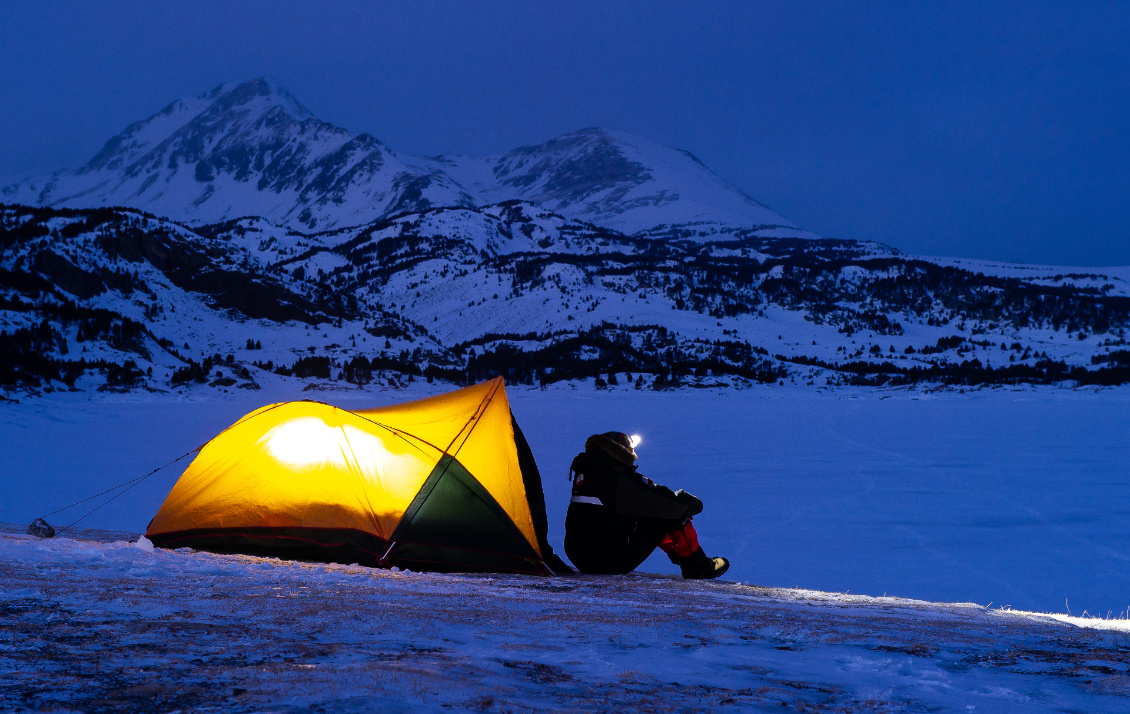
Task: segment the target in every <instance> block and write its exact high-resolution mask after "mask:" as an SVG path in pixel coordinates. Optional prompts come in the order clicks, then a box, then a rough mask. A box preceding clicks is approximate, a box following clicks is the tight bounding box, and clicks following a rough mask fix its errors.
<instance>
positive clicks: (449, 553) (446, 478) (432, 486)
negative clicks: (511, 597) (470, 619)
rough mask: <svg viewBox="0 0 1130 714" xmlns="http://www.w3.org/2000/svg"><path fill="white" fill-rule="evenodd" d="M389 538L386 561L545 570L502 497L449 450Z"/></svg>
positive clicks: (416, 566)
mask: <svg viewBox="0 0 1130 714" xmlns="http://www.w3.org/2000/svg"><path fill="white" fill-rule="evenodd" d="M391 540H392V543H393V545H392V549H391V550H390V551H389V554H388V555H387V556H386V557H385V559H384V561H385V562H384V564H385V565H390V566H391V565H397V566H400V567H407V568H413V569H419V568H420V566H421V565H426V566H427V568H426V569H428V570H447V569H454V566H455V565H456V564H459V567H458V569H459V570H467V569H468V568H469V567H470V568H472V569H475V570H484V571H496V572H497V571H503V572H507V571H508V572H521V573H544V572H546V567H545V565H544V564H542V562H541V557H540V556H539V555H538V554H537V552H535V551H534V549H533V548H531V547H530V544H529V543H528V542H527V541H526V538H525V536H523V535H522V532H521V531H519V530H518V527H517V526H515V525H514V522H513V521H512V520H511V519H510V516H509V515H507V513H506V511H504V510H503V508H502V506H500V505H499V503H498V501H497V500H495V499H494V497H493V496H491V495H490V494H489V493H488V492H487V490H486V489H485V488H483V486H482V485H481V484H480V483H479V482H478V480H476V479H475V477H474V476H472V475H471V474H470V473H469V472H468V471H467V469H466V468H465V467H464V466H463V465H462V464H461V463H459V460H458V459H456V458H454V457H452V456H451V455H450V454H444V456H443V457H442V458H441V459H440V460H439V463H437V464H436V466H435V468H434V469H432V472H431V474H429V475H428V478H427V480H426V481H425V482H424V485H423V487H421V488H420V491H419V493H418V494H417V495H416V498H415V499H414V500H413V501H412V503H411V504H410V505H409V506H408V508H407V510H405V512H404V516H403V518H402V519H401V521H400V524H399V525H398V526H397V528H396V531H394V532H393V534H392V537H391Z"/></svg>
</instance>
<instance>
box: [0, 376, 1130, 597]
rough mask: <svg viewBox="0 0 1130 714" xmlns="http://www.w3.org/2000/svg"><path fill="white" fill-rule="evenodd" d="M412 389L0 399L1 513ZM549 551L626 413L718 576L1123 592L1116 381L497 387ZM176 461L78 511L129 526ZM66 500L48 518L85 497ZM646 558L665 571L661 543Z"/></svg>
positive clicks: (24, 512) (961, 589) (648, 464)
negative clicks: (724, 567) (582, 479)
mask: <svg viewBox="0 0 1130 714" xmlns="http://www.w3.org/2000/svg"><path fill="white" fill-rule="evenodd" d="M437 391H441V388H440V387H433V386H430V385H425V384H420V385H417V386H416V387H415V388H414V389H411V390H408V391H392V390H387V391H379V390H371V391H362V390H350V391H315V392H310V391H307V392H301V391H298V390H297V389H293V388H291V391H285V389H284V388H281V387H276V388H274V389H272V390H267V391H264V392H252V393H235V394H221V393H216V392H207V391H203V392H200V393H197V394H194V395H190V396H180V395H105V394H98V395H86V394H56V395H52V396H50V397H47V398H39V399H32V400H28V401H26V402H24V403H21V404H5V405H2V406H0V439H2V442H3V443H4V445H5V458H4V459H3V460H2V462H0V521H2V522H8V523H11V524H15V525H16V526H17V527H20V528H22V527H26V525H27V524H28V523H30V522H31V520H32V519H33V518H35V517H36V516H39V515H42V514H45V513H48V512H50V511H53V510H55V509H56V508H59V507H61V506H64V505H66V504H68V503H71V502H73V501H76V500H78V499H79V498H83V497H86V496H88V495H91V494H93V493H96V492H97V491H100V490H102V489H104V488H107V487H109V486H112V485H114V484H117V483H120V482H122V481H125V480H127V479H130V478H133V477H135V476H139V475H142V474H144V473H146V472H148V471H150V470H151V469H153V468H155V467H157V466H160V465H162V464H164V463H167V462H169V461H171V460H172V459H174V458H176V457H177V456H180V455H181V454H183V453H185V452H187V451H189V450H190V449H192V448H194V447H196V446H198V445H200V444H202V443H204V442H205V441H207V439H209V438H210V437H211V436H213V435H215V434H216V433H218V432H219V431H221V430H222V429H223V428H225V427H226V426H228V425H229V424H231V423H232V422H234V421H235V420H236V419H238V418H239V417H240V416H242V415H243V414H245V413H246V412H248V411H250V410H252V409H254V408H256V407H258V406H261V405H262V404H266V403H269V402H272V401H280V400H286V399H303V398H314V399H318V400H319V401H325V402H329V403H332V404H336V405H339V406H342V407H346V408H350V407H353V408H360V407H373V406H381V405H384V404H389V403H393V402H397V401H403V400H406V399H409V398H415V397H419V396H425V395H427V394H431V393H435V392H437ZM508 394H509V397H510V400H511V405H512V408H513V411H514V413H515V415H516V417H517V419H518V422H519V423H520V424H521V425H522V427H523V430H524V431H525V432H526V436H527V437H528V439H529V441H530V444H531V447H532V449H533V451H534V455H535V457H536V459H537V462H538V465H539V467H540V469H541V472H542V477H543V480H544V484H545V491H546V499H547V508H548V511H549V516H550V541H551V542H552V543H553V544H554V545H555V547H557V549H558V551H559V552H560V550H561V548H560V544H561V541H562V538H563V532H562V528H563V523H564V515H565V508H566V504H567V500H568V489H569V483H568V481H567V477H566V472H567V469H568V464H569V462H570V460H571V458H572V456H573V455H574V454H575V453H576V452H577V451H579V450H580V448H581V447H582V446H583V444H584V440H585V438H586V437H587V436H588V435H589V434H591V433H594V432H598V431H607V430H612V429H616V430H622V431H627V432H638V433H640V434H642V435H643V438H644V442H643V444H642V445H641V446H640V448H639V453H640V470H641V472H642V473H644V474H646V475H648V476H651V477H652V478H654V479H655V480H656V481H658V482H660V483H664V484H668V485H670V486H672V487H673V488H679V487H682V488H685V489H687V490H688V491H691V492H692V493H695V494H696V495H698V496H699V497H701V498H702V499H703V501H704V502H705V503H706V510H705V511H704V512H703V514H702V515H700V516H698V517H696V518H695V523H696V525H697V527H698V530H699V533H700V535H701V539H702V543H703V545H704V547H705V549H706V550H707V552H708V553H709V554H711V555H714V554H717V555H724V556H726V557H728V558H729V559H730V561H731V563H732V568H731V570H730V572H729V573H728V574H727V580H731V581H737V582H742V583H747V584H751V585H758V586H766V587H787V588H805V589H810V590H819V591H829V592H841V593H859V594H865V595H873V596H882V595H884V594H886V595H890V596H897V597H904V598H915V599H922V600H930V601H939V602H972V603H978V604H981V605H990V604H991V605H992V606H993V607H1005V606H1007V607H1012V608H1015V609H1021V610H1034V611H1042V612H1060V613H1064V612H1066V611H1067V610H1068V609H1070V611H1071V612H1072V613H1074V614H1080V613H1082V612H1083V611H1087V612H1088V613H1089V614H1091V615H1101V616H1104V617H1105V616H1106V615H1107V614H1108V613H1110V614H1111V616H1112V617H1117V616H1119V615H1120V614H1121V615H1122V616H1125V615H1126V613H1127V608H1128V607H1130V570H1128V568H1127V564H1128V556H1130V488H1128V484H1130V390H1105V391H1099V392H1094V391H1070V390H1052V389H1042V390H1032V389H1024V390H1019V391H1006V390H983V391H977V392H971V393H964V394H961V393H956V392H936V393H923V392H903V391H868V390H848V391H830V392H816V391H805V390H798V389H789V388H779V387H774V388H758V389H751V390H745V391H724V392H720V391H716V390H697V391H682V392H666V393H653V392H637V391H634V390H628V389H624V390H619V391H617V390H612V391H595V390H592V389H591V388H586V387H578V388H576V389H574V388H571V387H568V386H561V387H557V388H552V389H549V390H544V391H543V390H540V389H529V388H522V387H510V388H508ZM187 463H188V460H187V459H186V460H185V461H183V462H181V463H179V464H177V465H175V466H174V467H172V468H169V469H167V470H165V471H163V472H161V473H159V474H157V475H156V476H153V477H152V478H150V479H149V480H147V481H146V482H144V483H143V484H141V485H140V486H138V487H137V488H135V489H133V490H131V491H129V492H128V493H126V494H125V495H124V496H122V497H121V498H119V499H118V500H116V501H114V502H112V503H111V504H109V505H108V506H106V507H105V508H102V509H101V510H99V511H97V512H96V513H94V514H93V515H91V516H90V517H88V518H86V519H85V520H83V521H82V523H81V525H82V526H84V527H89V528H101V529H110V530H118V531H127V532H132V533H140V532H141V531H143V530H144V528H145V526H146V524H147V523H148V521H149V519H150V518H151V517H152V515H153V514H154V513H155V512H156V510H157V508H158V506H159V505H160V503H161V501H162V500H163V498H164V496H165V495H166V494H167V493H168V490H169V489H170V488H171V486H172V484H173V483H174V482H175V480H176V478H177V477H178V476H179V474H180V471H181V470H182V469H183V468H184V466H186V465H187ZM97 503H99V501H97V500H96V501H92V502H91V503H90V504H85V505H84V506H79V507H77V508H75V509H72V510H69V511H66V512H64V513H61V514H59V515H57V516H53V517H51V519H50V520H51V522H52V523H53V524H54V525H55V526H56V527H57V528H58V527H60V526H63V525H66V524H67V523H69V522H71V521H72V520H74V518H77V517H78V516H79V515H81V514H82V513H85V512H86V510H87V509H88V507H92V506H93V505H95V504H97ZM644 570H647V571H651V572H655V573H671V572H673V568H672V566H671V565H670V564H669V563H668V562H667V560H666V558H664V557H663V556H662V555H661V554H660V555H659V556H654V557H653V558H651V559H650V560H649V561H648V562H647V563H646V564H645V566H644Z"/></svg>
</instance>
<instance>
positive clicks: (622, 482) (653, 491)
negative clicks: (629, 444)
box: [616, 470, 702, 521]
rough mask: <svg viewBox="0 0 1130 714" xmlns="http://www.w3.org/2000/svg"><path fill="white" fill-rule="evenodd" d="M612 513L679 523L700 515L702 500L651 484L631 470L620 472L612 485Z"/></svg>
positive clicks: (681, 491) (685, 493) (648, 480)
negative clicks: (614, 491)
mask: <svg viewBox="0 0 1130 714" xmlns="http://www.w3.org/2000/svg"><path fill="white" fill-rule="evenodd" d="M616 511H617V512H618V513H621V514H623V515H625V516H629V517H631V518H662V519H664V520H671V521H676V520H681V519H683V518H687V517H688V516H694V515H697V514H699V513H701V512H702V501H700V500H698V499H697V498H695V497H694V496H692V495H690V494H689V493H687V492H685V491H683V490H679V491H672V490H671V489H669V488H667V487H666V486H660V485H658V484H655V483H652V482H651V479H646V478H644V477H643V476H641V475H640V474H638V473H636V472H635V471H626V470H625V471H622V472H621V473H620V477H619V478H618V479H617V483H616Z"/></svg>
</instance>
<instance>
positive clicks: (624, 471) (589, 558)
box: [565, 448, 702, 573]
mask: <svg viewBox="0 0 1130 714" xmlns="http://www.w3.org/2000/svg"><path fill="white" fill-rule="evenodd" d="M571 470H572V473H573V493H572V498H571V500H570V503H569V511H568V513H567V515H566V517H565V554H566V555H568V556H569V559H570V560H572V561H573V564H574V565H576V566H577V568H579V569H580V570H581V571H583V572H588V573H628V572H631V571H632V570H635V568H636V567H638V566H639V564H640V563H642V562H643V561H644V560H645V559H646V558H647V556H648V555H650V554H651V552H652V551H653V550H655V547H656V546H657V545H658V544H659V541H660V540H662V539H663V536H664V535H666V534H667V532H668V531H671V530H673V529H675V528H678V527H679V526H680V525H682V524H683V523H684V522H685V521H686V520H687V518H689V517H691V516H694V515H696V514H698V513H700V512H702V502H701V501H699V500H698V499H697V498H695V497H694V496H692V495H690V494H689V493H686V492H685V491H682V490H680V491H672V490H671V489H669V488H667V487H666V486H660V485H658V484H656V483H653V482H652V481H651V479H649V478H647V477H645V476H643V475H642V474H640V473H639V472H638V471H637V470H636V467H635V466H633V465H629V464H627V463H624V462H623V461H622V460H618V459H616V458H614V457H613V456H612V455H611V454H609V453H607V452H605V451H603V450H601V449H598V448H587V449H586V450H585V451H584V452H583V453H581V454H578V455H577V457H576V458H575V459H573V464H572V466H571Z"/></svg>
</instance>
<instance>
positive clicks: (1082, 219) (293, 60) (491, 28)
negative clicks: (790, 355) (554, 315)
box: [0, 0, 1130, 265]
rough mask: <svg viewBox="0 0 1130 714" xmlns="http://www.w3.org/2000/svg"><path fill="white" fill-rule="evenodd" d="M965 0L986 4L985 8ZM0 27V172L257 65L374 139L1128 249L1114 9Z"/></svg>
mask: <svg viewBox="0 0 1130 714" xmlns="http://www.w3.org/2000/svg"><path fill="white" fill-rule="evenodd" d="M984 5H989V6H990V7H988V8H986V7H984ZM3 14H4V16H5V18H4V19H5V21H4V22H3V23H0V48H2V49H3V51H2V52H0V97H2V98H3V101H0V148H2V150H0V182H2V183H7V182H8V181H7V180H11V179H16V178H20V177H22V176H23V175H26V174H29V173H35V172H39V171H41V170H51V169H56V168H62V167H71V166H76V165H78V164H81V163H83V162H85V161H86V160H87V159H89V158H90V157H91V156H92V155H93V154H94V153H96V152H97V151H98V149H99V148H100V147H101V145H102V144H103V143H104V142H105V141H106V140H107V139H108V138H110V137H111V136H112V135H114V134H116V133H118V132H119V131H121V130H122V129H123V128H125V127H126V126H127V125H128V124H130V123H131V122H133V121H136V120H139V119H144V118H146V117H148V116H149V115H151V114H153V113H154V112H156V111H158V110H160V109H161V108H162V107H164V106H165V105H166V104H168V103H169V102H170V101H172V100H173V99H176V98H179V97H186V96H195V95H198V94H201V93H203V92H205V91H207V90H209V89H211V88H212V87H214V86H216V85H217V84H220V83H222V82H227V81H234V80H245V79H250V78H253V77H259V76H267V77H270V78H272V79H274V80H276V81H278V82H279V83H281V84H282V85H283V86H285V87H287V89H289V90H290V92H291V93H292V94H294V95H295V96H296V97H297V98H298V99H299V101H301V102H302V103H303V104H305V105H306V106H307V107H308V108H309V109H310V110H311V111H312V112H314V114H315V115H317V116H318V117H319V118H321V119H324V120H326V121H330V122H333V123H335V124H338V125H341V126H343V127H345V128H346V129H349V130H350V131H352V132H354V133H360V132H369V133H370V134H373V135H374V136H376V137H377V138H379V139H381V140H382V141H383V142H385V143H386V144H388V145H389V146H391V147H392V148H393V149H395V150H396V151H399V152H405V153H412V154H438V153H463V154H489V153H497V152H501V151H503V150H506V149H510V148H514V147H516V146H519V145H522V144H528V143H533V142H538V141H542V140H545V139H548V138H550V137H552V136H555V135H557V134H561V133H564V132H566V131H571V130H574V129H579V128H583V127H588V126H604V127H610V128H616V129H622V130H624V131H628V132H631V133H635V134H639V135H641V136H645V137H647V138H650V139H652V140H655V141H658V142H660V143H663V144H667V145H669V146H674V147H678V148H683V149H687V150H689V151H691V152H693V153H694V154H696V155H697V156H698V157H700V158H701V159H702V160H703V161H704V162H705V163H706V164H707V165H708V166H710V167H711V168H713V169H714V170H715V171H716V172H717V173H718V174H720V175H721V176H723V177H724V178H726V179H727V180H729V181H730V182H731V183H733V184H735V185H736V186H738V187H739V188H741V189H743V190H744V191H746V192H747V193H749V194H750V195H752V196H754V197H755V198H757V199H758V200H760V201H761V202H763V203H765V204H766V205H768V206H769V207H770V208H773V209H774V210H776V211H777V212H779V213H781V214H783V215H785V216H787V217H788V218H790V219H792V220H793V221H795V222H796V223H797V224H798V225H800V226H803V227H805V228H808V229H810V230H813V231H815V232H817V233H820V234H822V235H825V236H828V237H837V238H854V239H869V240H878V241H880V242H883V243H887V244H889V245H892V246H895V247H897V248H900V249H902V250H905V251H908V252H915V253H924V254H930V255H952V256H966V257H977V258H992V259H1003V260H1011V261H1022V262H1040V263H1057V264H1069V265H1130V211H1128V210H1127V197H1128V194H1130V173H1128V160H1130V121H1128V119H1130V3H1124V2H1117V3H1116V2H1110V3H1104V2H1066V3H1064V2H1038V1H1036V0H1032V1H1030V2H1016V3H1012V2H993V3H984V2H963V1H959V0H948V1H947V2H933V1H929V2H913V1H911V0H891V1H890V2H851V1H847V0H844V1H841V2H815V1H812V2H789V1H787V0H782V1H781V2H733V3H721V2H719V3H681V2H680V3H676V2H660V1H659V0H650V1H648V2H639V3H634V2H618V1H615V0H603V1H600V2H570V3H550V2H535V1H533V0H529V1H527V2H492V3H470V2H457V1H453V2H432V1H428V0H421V1H419V2H410V3H391V2H389V3H380V2H317V3H314V2H311V3H308V4H307V3H297V2H280V1H273V2H232V3H223V4H221V3H201V2H198V1H197V2H184V3H180V2H151V1H150V0H143V1H134V2H125V1H121V2H114V1H110V0H101V1H100V2H97V3H89V2H77V1H76V2H73V3H61V2H35V3H21V4H17V3H14V2H13V3H4V12H3Z"/></svg>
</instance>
